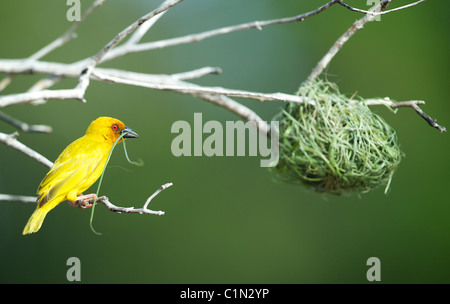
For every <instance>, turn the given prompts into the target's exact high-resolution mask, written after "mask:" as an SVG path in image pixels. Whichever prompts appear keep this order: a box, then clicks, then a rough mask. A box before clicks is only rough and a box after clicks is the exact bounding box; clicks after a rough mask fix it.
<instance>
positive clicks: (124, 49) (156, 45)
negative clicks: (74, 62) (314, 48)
mask: <svg viewBox="0 0 450 304" xmlns="http://www.w3.org/2000/svg"><path fill="white" fill-rule="evenodd" d="M337 2H338V0H333V1H330V2H328V3H326V4H325V5H322V6H321V7H319V8H317V9H315V10H313V11H311V12H307V13H304V14H300V15H297V16H294V17H288V18H280V19H273V20H264V21H253V22H248V23H243V24H238V25H234V26H227V27H222V28H218V29H214V30H209V31H205V32H202V33H197V34H192V35H187V36H182V37H177V38H171V39H166V40H160V41H155V42H148V43H141V44H124V45H123V46H120V47H117V48H115V49H113V50H111V51H110V52H109V53H108V54H107V55H105V56H104V58H103V60H102V62H105V61H108V60H111V59H114V58H117V57H120V56H123V55H126V54H130V53H136V52H142V51H148V50H153V49H161V48H165V47H169V46H175V45H181V44H187V43H193V42H199V41H202V40H204V39H208V38H211V37H215V36H219V35H225V34H229V33H233V32H237V31H243V30H248V29H258V30H261V29H262V28H263V27H265V26H269V25H275V24H284V23H292V22H301V21H303V20H305V19H306V18H308V17H311V16H314V15H317V14H319V13H321V12H323V11H324V10H325V9H327V8H329V7H330V6H332V5H333V4H335V3H337Z"/></svg>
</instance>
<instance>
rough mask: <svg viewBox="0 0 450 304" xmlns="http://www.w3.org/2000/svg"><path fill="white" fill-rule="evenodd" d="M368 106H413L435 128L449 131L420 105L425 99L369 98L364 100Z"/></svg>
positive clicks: (393, 107)
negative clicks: (396, 100)
mask: <svg viewBox="0 0 450 304" xmlns="http://www.w3.org/2000/svg"><path fill="white" fill-rule="evenodd" d="M364 103H365V104H366V105H368V106H373V105H385V106H388V107H391V108H392V109H396V108H402V107H410V108H413V109H414V111H416V113H417V114H419V115H420V116H421V117H422V118H423V119H425V121H426V122H427V123H428V124H429V125H430V126H432V127H433V128H436V129H438V130H439V131H440V132H441V133H443V132H447V129H446V128H445V127H443V126H440V125H438V124H437V123H436V119H433V118H431V117H430V116H428V115H427V114H426V113H425V112H424V111H423V110H422V109H421V108H420V107H419V106H418V105H422V104H425V101H423V100H409V101H398V102H395V101H392V100H390V99H389V97H385V98H383V99H367V100H366V101H365V102H364Z"/></svg>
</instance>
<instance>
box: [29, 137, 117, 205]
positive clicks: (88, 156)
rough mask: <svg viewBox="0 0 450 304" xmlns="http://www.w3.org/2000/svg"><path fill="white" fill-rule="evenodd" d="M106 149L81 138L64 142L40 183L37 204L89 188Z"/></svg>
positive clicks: (100, 170)
mask: <svg viewBox="0 0 450 304" xmlns="http://www.w3.org/2000/svg"><path fill="white" fill-rule="evenodd" d="M108 152H109V151H107V152H106V153H105V149H104V148H102V147H101V146H98V145H95V144H93V143H89V142H84V141H83V140H82V138H81V139H78V140H76V141H75V142H73V143H72V144H70V145H69V146H67V148H66V149H65V150H64V151H63V152H62V153H61V155H60V156H59V157H58V159H57V160H56V161H55V163H54V165H53V167H52V169H51V170H50V171H49V172H48V173H47V175H46V176H45V177H44V179H43V180H42V182H41V184H40V185H39V188H38V191H37V193H38V195H39V205H40V206H42V205H44V204H45V203H46V202H48V201H50V200H51V199H53V198H55V197H58V196H60V197H61V200H65V199H66V196H67V194H69V192H73V191H76V194H79V193H81V192H83V191H85V190H86V189H87V188H89V187H90V186H91V185H92V184H93V183H95V181H96V180H97V179H98V177H99V176H100V174H101V172H102V171H103V168H104V165H105V163H106V158H107V156H108ZM105 154H106V156H105Z"/></svg>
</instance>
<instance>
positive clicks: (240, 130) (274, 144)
mask: <svg viewBox="0 0 450 304" xmlns="http://www.w3.org/2000/svg"><path fill="white" fill-rule="evenodd" d="M264 123H265V122H264ZM278 125H279V122H278V121H272V122H270V130H271V132H270V141H268V138H267V137H268V136H266V135H265V134H261V133H260V132H258V129H257V127H256V123H255V122H246V123H244V122H243V121H226V122H225V126H223V124H222V123H220V122H219V121H215V120H209V121H207V122H205V123H203V116H202V113H194V123H193V127H191V124H190V123H189V122H187V121H184V120H179V121H176V122H174V123H173V124H172V128H171V132H172V133H174V134H178V135H177V136H176V137H175V138H174V139H173V140H172V144H171V151H172V154H173V155H174V156H177V157H179V156H208V157H211V156H245V155H246V151H247V150H248V156H257V155H258V152H259V155H260V156H261V157H265V158H266V159H261V161H260V165H261V167H274V166H276V165H277V164H278V157H279V143H278ZM205 135H207V136H205Z"/></svg>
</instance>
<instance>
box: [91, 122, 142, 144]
mask: <svg viewBox="0 0 450 304" xmlns="http://www.w3.org/2000/svg"><path fill="white" fill-rule="evenodd" d="M124 133H125V135H124V136H123V137H124V138H136V137H138V134H137V133H136V132H134V131H133V130H132V129H130V128H128V127H127V126H125V124H124V123H123V122H121V121H120V120H118V119H116V118H112V117H99V118H97V119H96V120H94V121H93V122H91V124H90V125H89V128H88V129H87V131H86V135H87V136H96V137H98V138H101V139H104V140H106V141H108V142H110V143H111V144H113V143H114V142H115V141H116V140H117V138H119V136H120V135H122V134H124ZM120 141H122V139H120Z"/></svg>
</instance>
